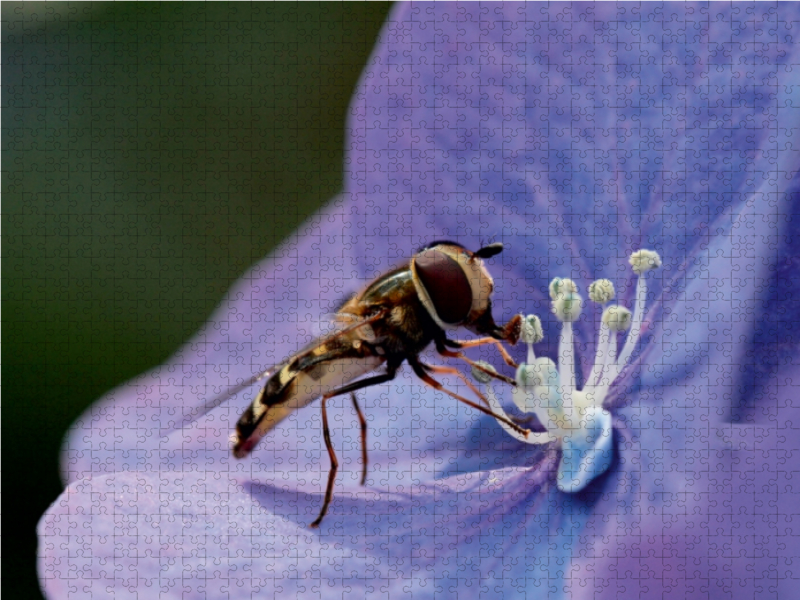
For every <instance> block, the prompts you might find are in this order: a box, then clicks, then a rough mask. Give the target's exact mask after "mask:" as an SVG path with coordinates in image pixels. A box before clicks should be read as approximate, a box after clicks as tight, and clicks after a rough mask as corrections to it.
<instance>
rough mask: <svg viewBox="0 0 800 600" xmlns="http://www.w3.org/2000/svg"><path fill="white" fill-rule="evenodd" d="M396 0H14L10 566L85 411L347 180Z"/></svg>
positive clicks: (9, 181) (6, 250)
mask: <svg viewBox="0 0 800 600" xmlns="http://www.w3.org/2000/svg"><path fill="white" fill-rule="evenodd" d="M388 9H389V5H388V4H386V3H361V2H359V3H352V4H349V3H347V4H341V3H323V4H317V3H302V4H295V3H280V4H273V3H256V4H246V3H231V4H227V3H219V4H215V3H211V4H208V3H192V4H180V3H146V4H128V3H92V4H88V3H47V4H44V3H24V4H23V3H11V2H4V3H3V4H2V36H3V37H2V69H3V70H2V136H3V138H2V142H3V144H2V169H3V173H2V201H3V205H2V211H3V215H2V244H3V246H2V301H3V305H2V309H3V321H2V344H3V346H2V347H3V355H2V359H3V370H2V391H3V392H4V394H3V396H4V403H3V406H2V412H3V423H2V453H3V459H4V460H3V465H4V467H5V472H4V473H3V479H4V480H5V486H4V487H5V494H4V495H3V506H2V514H3V517H4V519H3V521H4V523H3V525H4V531H3V538H2V542H3V551H2V554H3V574H4V577H3V581H2V587H3V589H2V591H3V592H4V594H5V595H6V597H8V598H39V597H41V595H40V592H39V588H38V583H37V580H36V572H35V560H36V535H35V527H36V523H37V522H38V520H39V518H40V517H41V515H42V513H43V512H44V511H45V509H46V508H47V507H48V505H49V504H51V503H52V502H53V501H55V499H56V498H57V497H58V495H59V494H60V493H61V491H62V486H61V482H60V479H59V471H58V469H59V462H58V461H59V447H60V444H61V441H62V438H63V435H64V432H65V430H66V429H67V427H68V426H69V424H70V423H71V422H72V421H73V420H74V419H75V418H76V417H77V416H78V415H80V413H81V412H82V411H83V410H84V409H85V408H86V407H87V406H88V405H89V404H91V403H92V402H93V401H94V400H96V399H97V398H98V397H100V396H101V395H102V394H103V393H104V392H106V391H108V390H109V389H110V388H112V387H114V386H116V385H118V384H119V383H121V382H123V381H124V380H126V379H128V378H130V377H133V376H134V375H136V374H138V373H140V372H141V371H144V370H146V369H148V368H150V367H152V366H154V365H156V364H158V363H160V362H161V361H162V360H164V359H165V358H166V357H167V356H169V355H170V353H172V352H173V351H174V350H175V349H176V348H177V347H178V346H179V345H180V344H181V343H182V341H184V340H185V339H186V338H187V337H189V336H190V335H191V334H192V333H193V332H194V331H195V330H196V329H197V328H198V327H199V326H200V325H201V324H202V323H203V322H204V321H205V319H206V318H207V317H208V315H209V314H210V312H211V311H212V310H213V308H214V307H215V306H216V304H217V303H218V302H219V301H220V300H221V298H222V297H223V295H224V294H225V291H226V289H227V288H228V287H229V286H230V285H231V283H232V282H233V281H235V280H236V279H237V278H238V277H239V276H240V275H241V274H242V272H243V271H244V270H245V269H246V268H247V267H248V265H250V264H252V263H253V262H256V261H257V260H259V259H261V258H262V257H263V256H264V255H265V254H267V253H268V252H269V251H270V249H271V248H273V247H274V246H275V245H276V244H277V243H279V242H280V241H281V240H282V239H283V238H284V237H286V236H287V235H288V234H289V233H291V232H292V230H293V229H294V228H295V227H296V226H297V225H299V224H300V223H302V221H303V220H304V219H305V218H306V217H307V216H308V215H309V214H311V213H313V212H314V211H315V210H316V209H317V208H318V207H320V206H322V205H323V204H325V203H326V201H327V200H329V199H330V198H331V197H333V196H334V195H335V194H336V193H337V192H338V191H339V190H340V189H341V182H342V160H343V142H344V129H345V117H346V114H347V106H348V103H349V100H350V97H351V94H352V91H353V89H354V86H355V84H356V82H357V80H358V77H359V75H360V74H361V71H362V70H363V68H364V65H365V64H366V62H367V59H368V57H369V54H370V51H371V50H372V48H373V46H374V44H375V42H376V39H377V35H378V32H379V30H380V27H381V25H382V23H383V21H384V19H385V18H386V15H387V13H388Z"/></svg>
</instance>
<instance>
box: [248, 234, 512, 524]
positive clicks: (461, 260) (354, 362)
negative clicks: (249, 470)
mask: <svg viewBox="0 0 800 600" xmlns="http://www.w3.org/2000/svg"><path fill="white" fill-rule="evenodd" d="M502 250H503V245H502V244H500V243H494V244H489V245H488V246H484V247H483V248H481V249H480V250H478V251H477V252H470V251H469V250H467V249H466V248H464V247H463V246H461V245H460V244H457V243H455V242H445V241H437V242H433V243H431V244H429V245H428V246H426V247H424V248H422V249H421V250H420V251H419V252H417V253H416V254H415V255H414V256H413V257H412V258H411V260H410V261H409V262H408V263H406V264H404V265H402V266H400V267H399V268H396V269H394V270H392V271H390V272H388V273H386V274H384V275H382V276H380V277H379V278H378V279H376V280H375V281H374V282H373V283H371V284H370V285H368V286H367V287H366V288H364V289H363V290H362V291H361V292H359V293H357V294H356V295H355V296H353V297H352V298H350V300H348V301H347V302H345V304H344V305H343V306H342V307H341V308H340V309H339V310H338V312H337V313H336V320H337V321H338V322H339V325H340V326H341V327H342V329H341V330H340V331H338V332H337V333H334V334H332V335H329V336H327V337H323V338H320V339H318V340H315V341H314V342H312V343H311V344H310V345H309V346H307V347H306V348H305V349H303V350H301V351H300V352H298V353H297V354H295V355H294V356H291V357H289V358H287V359H286V360H285V361H284V362H282V363H281V364H279V365H278V366H276V367H275V368H274V369H271V370H269V371H267V372H265V373H263V374H262V375H261V376H260V377H258V378H255V379H253V380H251V381H250V382H249V383H254V382H255V381H257V380H258V379H261V378H263V377H269V378H268V379H267V382H266V384H265V385H264V387H263V388H262V390H261V392H260V393H259V394H258V396H257V397H256V398H255V400H254V401H253V403H252V404H251V405H250V406H249V407H248V408H247V409H246V410H245V412H244V413H243V414H242V416H241V418H240V419H239V421H238V423H237V424H236V432H235V435H234V444H233V454H234V456H236V457H237V458H243V457H245V456H247V455H248V454H249V453H250V452H251V451H252V449H253V447H254V446H255V445H256V444H257V443H258V441H259V440H260V439H261V438H262V437H263V436H264V435H265V434H266V433H268V432H269V431H271V430H272V429H274V428H275V426H276V425H277V424H278V423H280V422H281V421H282V420H283V419H285V418H286V417H287V416H288V415H289V414H290V413H291V412H292V411H295V410H297V409H299V408H302V407H304V406H306V405H308V404H310V403H311V402H312V401H314V400H315V399H317V398H320V397H321V398H322V428H323V438H324V440H325V446H326V448H327V450H328V455H329V457H330V461H331V467H330V471H329V472H328V484H327V488H326V491H325V500H324V503H323V505H322V509H321V510H320V513H319V516H318V517H317V519H316V520H315V521H314V522H313V523H312V524H311V527H318V526H319V524H320V522H321V521H322V519H323V517H324V516H325V514H326V513H327V511H328V506H329V505H330V502H331V499H332V497H333V487H334V480H335V477H336V471H337V469H338V461H337V459H336V454H335V452H334V450H333V446H332V445H331V439H330V431H329V428H328V417H327V413H326V409H325V403H326V402H327V400H328V399H329V398H332V397H333V396H339V395H342V394H350V396H351V398H352V401H353V405H354V407H355V410H356V413H357V415H358V418H359V421H360V424H361V446H362V467H363V471H362V477H361V484H362V485H364V483H365V482H366V475H367V450H366V425H367V424H366V420H365V418H364V415H363V413H362V412H361V409H360V407H359V405H358V401H357V400H356V396H355V393H354V392H356V391H357V390H360V389H363V388H366V387H369V386H373V385H377V384H380V383H385V382H387V381H391V380H392V379H394V377H395V376H396V374H397V371H398V369H399V368H400V366H401V364H402V363H403V362H404V361H407V362H408V364H409V365H410V366H411V369H412V370H413V371H414V373H415V374H416V375H417V376H418V377H419V378H420V379H421V380H422V381H423V382H424V383H426V384H427V385H429V386H431V387H433V388H435V389H437V390H440V391H442V392H444V393H446V394H448V395H450V396H452V397H453V398H455V399H457V400H459V401H461V402H464V403H465V404H467V405H469V406H471V407H473V408H475V409H477V410H479V411H481V412H484V413H486V414H489V415H492V416H494V417H495V418H498V419H500V420H502V421H503V422H505V423H507V424H508V425H510V426H511V427H512V428H514V429H515V430H517V431H519V432H520V433H522V434H523V435H526V436H527V434H528V430H527V429H523V428H521V427H520V426H519V425H517V424H516V423H513V422H511V421H509V420H508V419H507V418H504V417H501V416H499V415H496V414H495V413H493V412H492V411H491V410H490V409H489V408H488V406H489V403H488V401H487V400H486V398H485V397H484V396H483V395H482V394H481V393H480V392H479V391H478V389H477V388H476V387H475V386H474V385H473V384H472V383H471V382H470V381H469V379H467V377H466V376H465V375H464V374H463V373H461V371H459V370H457V369H454V368H449V367H443V366H431V365H427V364H424V363H423V362H421V361H420V358H419V355H420V353H421V352H422V351H423V350H424V349H425V348H426V347H427V346H428V345H430V344H431V342H433V343H434V344H435V347H436V350H437V351H438V352H439V354H441V355H442V356H446V357H452V358H458V359H461V360H463V361H466V362H467V363H469V364H471V365H473V366H475V367H476V368H478V369H479V370H481V371H484V372H486V373H487V374H489V375H490V376H492V377H495V378H497V379H501V380H503V381H505V382H507V383H510V384H511V385H514V380H513V379H511V378H509V377H505V376H503V375H499V374H497V373H495V372H494V371H490V370H488V369H485V368H484V367H482V366H480V365H476V363H474V362H473V361H472V360H470V359H469V358H467V357H466V356H464V355H463V354H462V353H461V352H459V351H458V350H461V349H464V348H471V347H475V346H480V345H483V344H494V345H495V346H496V348H497V349H498V350H499V352H500V354H501V355H502V357H503V359H504V360H505V362H506V363H507V364H509V365H511V366H513V367H516V366H517V365H516V363H515V362H514V361H513V359H512V358H511V356H510V355H509V354H508V352H507V351H506V349H505V348H504V346H503V345H502V343H501V341H505V342H508V343H510V344H512V345H513V344H515V343H516V342H517V339H518V338H519V335H520V326H521V317H520V316H519V315H517V316H516V317H514V318H513V319H512V320H511V321H509V322H508V323H507V324H506V326H505V327H503V328H501V327H499V326H498V325H496V324H495V322H494V319H493V317H492V311H491V308H492V303H491V294H492V290H493V287H494V282H493V280H492V278H491V276H490V275H489V273H488V271H487V270H486V268H485V267H484V265H483V260H482V259H485V258H490V257H492V256H495V255H496V254H499V253H500V252H501V251H502ZM458 327H463V328H465V329H467V330H469V331H471V332H473V333H475V334H478V335H480V336H484V337H480V338H478V339H474V340H469V341H460V340H452V339H449V338H448V337H447V334H448V332H450V331H453V330H455V329H457V328H458ZM384 364H385V367H386V370H385V372H383V373H380V374H377V375H373V376H370V377H366V378H363V379H358V378H359V377H362V376H363V375H366V374H367V373H370V372H371V371H375V370H376V369H378V368H379V367H381V366H383V365H384ZM431 373H441V374H449V375H455V376H457V377H460V378H461V380H462V381H464V382H465V383H466V384H467V386H468V387H469V388H470V389H471V390H472V391H473V392H474V393H475V394H476V395H477V396H478V398H480V399H481V400H482V401H483V404H484V405H481V404H478V403H475V402H472V401H470V400H468V399H466V398H464V397H462V396H460V395H458V394H456V393H454V392H452V391H450V390H448V389H446V388H445V387H444V386H442V384H441V383H439V382H438V381H436V380H435V379H434V378H433V377H431Z"/></svg>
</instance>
